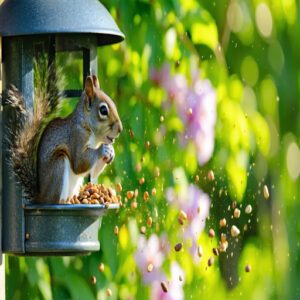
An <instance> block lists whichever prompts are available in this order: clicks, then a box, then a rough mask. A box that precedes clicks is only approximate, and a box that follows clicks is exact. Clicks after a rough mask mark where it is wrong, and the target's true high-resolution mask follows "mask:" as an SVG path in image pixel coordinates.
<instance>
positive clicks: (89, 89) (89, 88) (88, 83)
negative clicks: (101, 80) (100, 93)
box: [84, 76, 94, 99]
mask: <svg viewBox="0 0 300 300" xmlns="http://www.w3.org/2000/svg"><path fill="white" fill-rule="evenodd" d="M84 90H85V93H86V95H87V96H88V97H89V98H90V99H92V98H93V97H94V85H93V79H92V77H91V76H88V77H87V78H86V80H85V86H84Z"/></svg>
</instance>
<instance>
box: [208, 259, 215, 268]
mask: <svg viewBox="0 0 300 300" xmlns="http://www.w3.org/2000/svg"><path fill="white" fill-rule="evenodd" d="M213 263H214V258H213V257H212V256H211V257H210V258H209V259H208V261H207V265H208V266H209V267H211V266H212V265H213Z"/></svg>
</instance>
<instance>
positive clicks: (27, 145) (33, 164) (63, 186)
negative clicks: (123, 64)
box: [6, 75, 123, 204]
mask: <svg viewBox="0 0 300 300" xmlns="http://www.w3.org/2000/svg"><path fill="white" fill-rule="evenodd" d="M53 91H54V92H53ZM51 93H52V94H54V95H51ZM42 94H43V97H42V99H38V101H36V104H35V106H36V107H35V112H34V113H31V112H30V111H28V110H26V106H25V102H24V99H23V97H22V95H21V93H20V92H19V91H18V90H17V89H16V88H15V87H14V86H11V87H10V88H9V90H8V93H7V96H6V99H7V103H8V104H9V105H10V106H11V107H12V108H14V109H15V110H16V111H17V119H18V116H19V120H21V121H19V124H17V125H18V126H17V128H16V131H15V133H14V139H13V140H14V141H13V142H12V143H11V146H10V152H11V161H12V167H13V170H14V173H15V175H16V177H17V179H18V181H19V182H20V183H21V185H22V186H23V189H24V192H25V195H26V197H27V198H28V200H30V201H32V202H34V203H39V204H64V203H66V201H67V200H68V199H69V197H72V196H73V195H75V194H77V193H78V192H79V189H80V186H81V185H82V183H83V179H84V177H85V176H86V175H88V174H90V176H91V182H92V183H96V182H97V181H98V176H99V174H100V173H101V172H102V171H103V170H104V168H105V166H106V165H107V164H110V163H111V162H112V161H113V159H114V156H115V153H114V148H113V146H112V144H113V143H114V140H115V139H116V138H117V137H118V136H119V134H120V133H121V131H122V130H123V127H122V122H121V120H120V118H119V115H118V111H117V108H116V106H115V104H114V102H113V101H112V99H111V98H110V97H109V96H108V95H106V94H105V93H104V92H103V91H102V90H101V89H100V84H99V80H98V78H97V77H96V76H95V75H92V76H87V78H86V80H85V87H84V90H83V92H82V95H81V97H80V100H79V102H78V104H77V106H76V108H75V109H74V111H73V112H72V113H71V114H70V115H69V116H67V117H66V118H54V119H52V120H51V121H49V122H48V123H46V124H44V122H47V118H49V116H50V115H51V114H52V113H53V111H55V109H56V108H57V106H58V103H59V100H58V96H57V95H58V94H57V93H56V91H55V89H53V88H52V92H51V91H50V94H49V93H48V94H47V93H42ZM52 96H53V99H52V98H51V97H52Z"/></svg>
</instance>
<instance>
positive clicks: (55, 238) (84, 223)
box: [24, 204, 119, 256]
mask: <svg viewBox="0 0 300 300" xmlns="http://www.w3.org/2000/svg"><path fill="white" fill-rule="evenodd" d="M118 208H119V204H110V205H109V206H108V207H105V205H103V204H99V205H95V204H86V205H84V204H74V205H73V204H59V205H26V206H25V207H24V211H25V255H33V256H35V255H83V254H88V253H89V252H91V251H98V250H99V249H100V242H99V240H98V230H99V227H100V226H101V220H102V216H103V215H105V214H106V213H107V212H108V210H111V209H118Z"/></svg>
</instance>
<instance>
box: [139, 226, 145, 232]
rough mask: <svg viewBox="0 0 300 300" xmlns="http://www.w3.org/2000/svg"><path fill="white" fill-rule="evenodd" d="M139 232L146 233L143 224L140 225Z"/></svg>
mask: <svg viewBox="0 0 300 300" xmlns="http://www.w3.org/2000/svg"><path fill="white" fill-rule="evenodd" d="M140 233H141V234H145V233H146V227H145V226H142V227H141V229H140Z"/></svg>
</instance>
